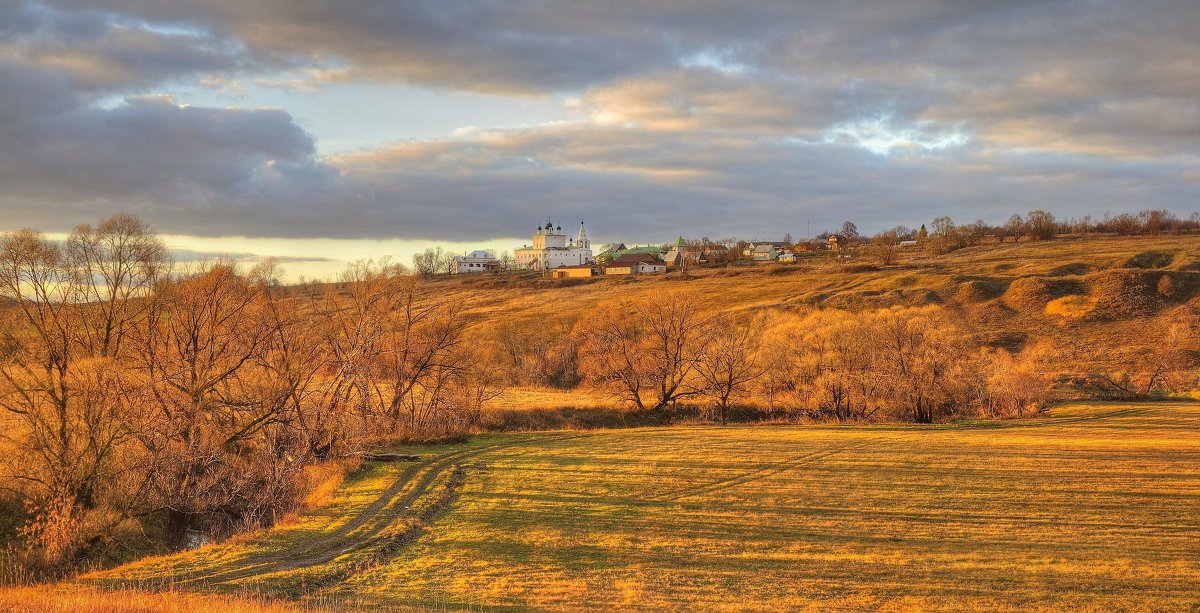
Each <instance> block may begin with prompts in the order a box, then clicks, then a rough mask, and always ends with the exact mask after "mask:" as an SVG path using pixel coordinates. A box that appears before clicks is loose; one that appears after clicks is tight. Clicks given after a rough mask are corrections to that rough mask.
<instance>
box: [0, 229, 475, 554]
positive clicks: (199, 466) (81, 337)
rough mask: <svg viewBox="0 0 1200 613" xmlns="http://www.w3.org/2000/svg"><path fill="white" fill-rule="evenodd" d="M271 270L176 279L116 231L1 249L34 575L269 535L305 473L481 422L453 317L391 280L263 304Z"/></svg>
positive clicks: (354, 282)
mask: <svg viewBox="0 0 1200 613" xmlns="http://www.w3.org/2000/svg"><path fill="white" fill-rule="evenodd" d="M279 274H280V272H279V270H278V268H277V266H276V265H274V264H273V263H270V262H268V263H265V264H260V265H259V266H257V267H255V268H254V269H253V270H251V271H249V272H248V273H242V272H241V271H239V270H238V268H237V267H236V266H234V265H233V264H231V263H228V262H222V261H217V262H211V263H205V264H199V265H194V266H191V267H189V268H176V267H173V266H172V265H171V262H170V261H169V258H168V254H167V250H166V249H165V248H164V246H163V244H162V242H161V240H159V238H158V237H157V236H156V235H155V234H154V233H153V232H152V231H151V230H150V229H149V228H148V227H146V226H145V224H143V223H142V222H141V221H139V220H138V219H136V218H134V217H130V216H126V215H118V216H114V217H112V218H109V219H107V220H104V221H103V222H102V223H101V224H99V225H98V226H96V227H90V226H80V227H79V228H77V229H76V230H75V231H74V232H72V233H71V234H70V236H69V237H68V238H67V239H66V240H62V241H59V240H52V239H49V238H47V237H45V236H43V235H41V234H40V233H38V232H35V231H31V230H23V231H19V232H15V233H11V234H7V235H4V236H3V238H0V301H2V304H0V417H3V419H4V420H5V422H4V426H5V427H4V429H3V435H2V436H3V445H4V447H5V449H4V450H3V451H4V452H5V453H4V460H3V470H4V471H5V473H6V474H5V478H4V479H3V480H2V482H0V485H3V487H5V488H7V489H8V490H9V491H10V492H11V493H14V494H16V495H18V496H20V497H21V499H22V500H23V501H25V503H26V505H27V507H28V508H29V509H30V511H31V515H30V521H29V522H28V523H27V526H26V529H25V536H26V538H27V539H28V541H29V544H30V545H31V546H32V547H33V548H34V549H36V550H37V551H38V552H40V554H41V555H42V556H43V558H44V559H45V560H46V561H70V560H74V559H78V558H81V557H85V556H87V555H88V554H89V553H92V552H94V551H98V550H100V549H103V546H104V545H105V544H106V543H105V540H106V539H107V538H108V537H107V535H109V534H111V533H113V531H114V530H115V529H116V528H117V527H118V526H120V525H122V524H126V523H130V522H133V523H135V524H137V525H139V526H156V527H158V528H161V529H162V530H163V532H164V534H165V535H166V536H167V538H168V539H169V541H170V542H171V543H173V544H174V545H175V546H180V545H182V544H183V543H184V542H185V540H186V538H187V536H188V533H189V532H191V531H194V530H197V529H207V530H210V531H215V532H226V531H229V530H231V529H235V528H241V527H246V526H260V525H270V524H272V523H273V522H274V521H276V517H277V516H278V514H279V513H281V512H285V511H287V510H288V509H290V508H292V506H294V505H295V504H296V502H297V501H298V500H300V499H301V498H302V495H303V489H304V488H305V487H306V483H305V480H304V468H305V467H306V466H308V465H310V464H311V463H313V462H315V461H318V460H323V459H327V458H332V457H339V456H346V455H349V454H352V453H354V452H356V451H357V450H358V448H359V447H360V446H361V445H362V444H365V443H366V442H368V441H370V440H371V439H372V438H376V437H388V436H411V437H429V436H439V435H443V434H447V433H454V432H460V431H463V430H465V429H467V428H470V427H472V426H473V425H474V424H476V423H478V421H479V419H480V413H481V409H482V406H483V405H484V403H486V402H487V401H488V400H489V399H490V398H492V397H493V396H494V395H495V393H496V388H495V387H493V386H492V385H490V383H489V378H488V376H487V373H482V372H476V369H474V368H473V367H472V366H471V365H472V364H473V363H474V362H473V361H472V360H469V359H467V356H466V355H465V352H466V348H465V347H464V345H463V341H462V338H463V330H464V322H463V321H462V318H461V313H460V310H459V308H458V307H456V306H455V305H452V304H448V303H446V302H444V301H442V300H439V299H437V297H436V296H433V295H431V294H430V293H429V292H427V291H426V290H425V288H424V286H423V285H422V282H421V281H420V279H419V278H418V277H414V276H412V275H409V274H407V271H406V270H405V269H404V268H403V267H401V266H398V265H394V264H391V263H390V262H386V261H385V262H382V263H371V262H360V263H356V264H354V265H352V266H350V267H349V268H348V269H347V271H346V272H345V273H344V275H343V279H342V282H341V283H339V284H336V285H331V286H325V287H311V286H310V287H309V288H308V291H303V292H301V291H288V290H285V289H280V288H279V284H278V276H279Z"/></svg>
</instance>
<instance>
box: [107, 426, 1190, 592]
mask: <svg viewBox="0 0 1200 613" xmlns="http://www.w3.org/2000/svg"><path fill="white" fill-rule="evenodd" d="M413 450H414V449H406V451H413ZM415 450H416V451H418V452H419V453H423V454H424V455H425V459H424V460H423V461H422V462H421V463H418V464H379V463H373V464H369V465H368V466H367V467H366V468H365V470H363V471H362V472H361V473H360V474H358V475H357V476H356V477H355V478H354V479H353V480H352V481H351V482H349V483H348V484H347V485H346V486H345V487H344V488H343V489H341V490H339V491H338V492H337V493H336V494H335V495H334V497H333V499H332V500H331V501H330V503H329V504H327V505H325V506H323V507H321V508H319V509H317V510H315V511H313V512H311V513H307V514H305V515H303V516H301V517H300V518H299V519H298V520H297V521H296V522H294V523H292V524H290V525H287V526H284V527H281V528H278V529H276V530H272V531H268V532H264V533H261V534H259V535H257V536H252V537H250V538H245V539H239V540H236V541H235V542H233V543H230V544H226V545H217V546H209V547H204V548H201V549H198V550H195V551H191V552H187V553H183V554H179V555H175V556H171V557H166V558H155V559H148V560H145V561H142V562H138V563H135V564H131V565H128V566H125V567H122V568H118V569H115V570H112V571H109V572H104V573H99V574H96V575H92V576H88V577H85V581H86V582H87V583H88V584H92V585H102V586H104V585H107V586H112V585H123V586H138V585H142V586H147V587H151V588H153V587H155V586H164V585H170V586H172V588H173V589H175V590H202V591H215V592H226V593H243V592H245V591H250V592H252V593H268V594H276V595H283V596H287V597H289V598H294V599H299V600H300V601H302V602H311V603H314V604H323V605H331V604H335V605H338V606H349V607H357V606H362V607H387V608H397V609H399V610H419V609H422V608H424V609H429V608H433V609H439V610H442V609H444V610H460V609H472V610H474V609H479V608H484V609H488V608H501V609H509V608H515V609H540V610H596V609H611V608H615V607H620V608H632V609H643V610H661V609H663V608H678V607H683V608H692V609H695V608H700V609H718V608H725V607H729V606H735V607H737V608H742V607H745V608H751V609H761V608H764V607H766V606H767V605H768V604H769V605H771V606H772V607H776V608H778V607H788V608H796V609H826V610H827V609H830V608H845V607H855V608H858V607H865V608H879V607H883V608H885V609H921V610H1015V609H1028V608H1041V609H1047V610H1062V609H1068V608H1071V609H1092V610H1114V609H1158V610H1163V609H1187V608H1189V607H1196V606H1198V605H1200V600H1198V599H1197V598H1198V597H1197V594H1196V593H1195V591H1194V590H1193V589H1192V586H1194V585H1196V583H1197V582H1198V581H1200V563H1198V560H1200V557H1197V549H1196V540H1197V537H1198V536H1200V472H1197V470H1196V466H1198V465H1200V405H1196V404H1193V403H1175V404H1169V403H1158V404H1145V405H1114V404H1098V405H1076V406H1070V407H1060V408H1059V409H1056V410H1055V411H1054V412H1053V414H1052V415H1051V416H1049V417H1047V418H1043V419H1038V420H1031V421H1029V420H1027V421H1010V422H978V423H960V424H953V425H942V426H925V427H918V426H782V427H770V426H741V427H730V428H711V427H701V428H669V429H633V430H623V431H598V432H591V433H544V434H530V435H505V436H493V437H484V438H476V439H474V440H473V441H472V442H471V443H470V444H468V445H459V446H445V447H433V448H416V449H415ZM735 603H736V605H735Z"/></svg>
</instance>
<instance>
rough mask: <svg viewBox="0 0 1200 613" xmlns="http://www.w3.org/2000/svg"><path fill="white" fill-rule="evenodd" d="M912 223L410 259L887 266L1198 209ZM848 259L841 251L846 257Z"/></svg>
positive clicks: (621, 272)
mask: <svg viewBox="0 0 1200 613" xmlns="http://www.w3.org/2000/svg"><path fill="white" fill-rule="evenodd" d="M930 225H931V226H932V228H933V230H932V232H931V231H930V230H929V228H928V227H927V226H926V225H925V224H921V226H920V227H919V228H917V229H911V228H908V227H905V226H898V227H896V228H892V229H890V230H887V231H884V232H880V233H878V234H875V235H874V236H861V235H860V234H859V232H858V228H857V226H856V225H855V224H854V223H853V222H850V221H847V222H845V223H844V224H842V228H841V229H840V231H839V232H823V233H821V234H819V235H817V236H816V238H815V239H806V240H793V239H792V236H791V234H786V235H784V236H783V237H782V240H778V241H768V240H758V239H753V240H748V241H747V240H735V239H726V240H719V241H714V240H710V239H708V238H701V239H691V240H688V239H685V238H684V237H683V236H682V235H681V236H679V237H678V238H677V239H675V240H674V241H671V242H669V243H663V244H657V245H644V246H638V245H634V246H627V245H626V244H625V243H619V242H617V243H605V244H602V245H601V246H599V247H598V248H597V249H595V250H593V248H592V242H591V239H590V238H589V237H588V232H587V229H586V227H585V225H584V222H583V221H580V222H579V230H578V232H577V233H576V234H575V235H574V236H571V235H569V234H567V233H565V232H564V231H563V228H562V226H561V225H555V224H554V223H553V222H552V221H550V220H547V221H546V225H544V226H538V227H537V228H536V229H535V230H534V233H533V235H532V237H531V244H525V245H523V246H522V247H520V248H518V249H515V250H513V252H512V254H511V255H510V254H509V253H508V252H505V253H502V254H500V255H497V254H495V253H493V252H491V251H484V250H478V251H471V252H469V253H466V254H463V255H450V254H443V253H440V252H433V251H427V252H426V253H424V254H417V255H415V256H414V258H413V262H414V265H415V266H416V268H417V270H418V272H421V273H423V274H432V273H434V272H439V271H440V272H448V273H451V274H470V273H483V272H492V273H495V272H500V271H509V270H514V271H520V270H525V271H540V272H542V273H543V274H544V275H545V276H548V277H550V278H554V279H576V278H589V277H594V276H599V275H616V276H625V275H642V274H662V273H666V272H668V271H677V270H686V269H688V268H690V267H704V266H716V265H726V264H733V263H753V264H772V263H780V264H789V263H795V262H798V261H801V260H803V259H805V258H806V257H807V256H810V255H813V254H817V253H820V252H843V251H847V250H849V249H852V248H856V247H857V248H860V249H861V250H865V251H867V252H869V253H868V254H873V255H875V256H876V257H877V258H878V259H879V260H880V262H881V263H883V264H890V263H891V262H892V261H893V260H894V259H895V257H896V255H897V253H898V252H901V251H904V250H918V249H922V248H924V249H926V250H931V251H933V252H935V253H941V252H946V251H951V250H954V249H960V248H963V247H969V246H974V245H978V244H983V243H987V242H993V243H995V242H1001V243H1002V242H1004V241H1006V240H1008V241H1012V242H1016V241H1018V240H1021V238H1022V237H1029V238H1033V239H1039V240H1046V239H1049V238H1053V237H1055V236H1088V235H1105V234H1111V235H1131V234H1150V235H1158V234H1168V233H1171V234H1179V233H1183V232H1196V231H1200V214H1196V213H1193V214H1192V215H1191V216H1190V217H1188V218H1185V219H1181V218H1179V217H1177V216H1176V215H1174V214H1173V213H1171V212H1170V211H1161V210H1146V211H1142V212H1140V213H1138V214H1136V215H1133V214H1129V213H1125V214H1121V215H1118V216H1115V217H1113V216H1107V217H1105V218H1104V219H1102V220H1093V219H1091V218H1090V217H1084V218H1082V219H1070V220H1066V221H1058V220H1056V219H1055V218H1054V216H1053V215H1052V214H1050V213H1047V212H1046V211H1040V210H1039V211H1032V212H1030V213H1029V214H1028V215H1027V216H1025V217H1022V216H1020V215H1013V216H1012V217H1011V218H1009V220H1008V221H1007V222H1005V223H1003V224H1001V225H998V226H992V225H989V224H987V223H986V222H984V221H976V222H974V223H970V224H966V225H963V226H958V225H956V224H955V223H954V221H953V220H952V219H950V218H949V217H939V218H937V219H934V220H933V222H932V223H931V224H930ZM847 257H849V256H847Z"/></svg>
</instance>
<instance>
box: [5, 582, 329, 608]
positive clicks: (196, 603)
mask: <svg viewBox="0 0 1200 613" xmlns="http://www.w3.org/2000/svg"><path fill="white" fill-rule="evenodd" d="M322 610H323V609H319V608H316V607H313V606H309V605H302V604H295V603H285V602H280V601H270V600H266V599H263V598H258V597H253V596H243V597H234V596H207V595H203V594H195V593H188V592H172V591H167V592H146V591H139V590H131V589H127V590H112V591H109V590H100V589H97V588H93V587H86V586H76V585H71V586H56V587H55V588H54V589H46V588H44V587H41V588H39V587H26V588H10V589H0V611H4V612H7V611H12V612H13V613H18V612H20V613H78V612H82V611H87V612H89V613H202V612H208V611H213V612H215V611H220V612H222V613H315V612H318V611H322Z"/></svg>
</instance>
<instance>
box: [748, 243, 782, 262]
mask: <svg viewBox="0 0 1200 613" xmlns="http://www.w3.org/2000/svg"><path fill="white" fill-rule="evenodd" d="M778 258H779V252H778V251H776V250H775V245H772V244H770V243H764V244H761V245H755V246H754V248H753V249H751V250H750V259H752V260H754V261H755V262H774V261H775V260H776V259H778Z"/></svg>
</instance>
